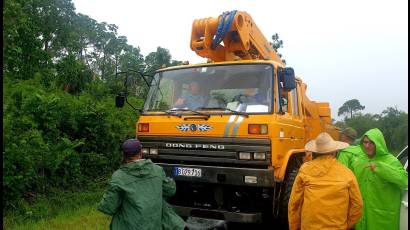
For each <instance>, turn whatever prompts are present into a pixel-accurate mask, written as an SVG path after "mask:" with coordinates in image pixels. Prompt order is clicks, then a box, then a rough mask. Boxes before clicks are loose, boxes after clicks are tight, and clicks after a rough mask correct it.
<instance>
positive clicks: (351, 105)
mask: <svg viewBox="0 0 410 230" xmlns="http://www.w3.org/2000/svg"><path fill="white" fill-rule="evenodd" d="M364 108H365V107H364V106H363V105H361V104H360V102H359V100H357V99H351V100H348V101H346V102H345V103H344V104H343V105H342V106H341V107H340V108H339V111H338V113H337V115H338V116H340V115H344V114H347V115H348V114H350V119H352V118H353V113H355V112H357V111H361V110H363V109H364Z"/></svg>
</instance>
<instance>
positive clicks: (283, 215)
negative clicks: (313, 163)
mask: <svg viewBox="0 0 410 230" xmlns="http://www.w3.org/2000/svg"><path fill="white" fill-rule="evenodd" d="M301 165H302V160H301V159H298V158H296V157H295V158H293V159H292V163H291V164H290V165H289V166H288V167H289V168H288V170H287V172H286V175H285V180H284V181H283V184H282V188H281V190H282V191H281V197H280V201H279V213H278V219H279V222H280V223H281V224H282V225H283V226H284V227H285V226H286V227H288V226H289V225H288V203H289V199H290V194H291V193H292V187H293V183H294V182H295V179H296V176H297V175H298V172H299V168H300V166H301Z"/></svg>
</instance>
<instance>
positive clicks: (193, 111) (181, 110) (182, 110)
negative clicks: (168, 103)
mask: <svg viewBox="0 0 410 230" xmlns="http://www.w3.org/2000/svg"><path fill="white" fill-rule="evenodd" d="M165 112H166V113H171V114H172V113H173V114H176V112H192V113H195V114H196V115H201V116H205V117H207V118H209V117H210V115H209V114H207V113H201V112H198V111H196V110H192V109H187V108H173V109H168V110H167V111H165ZM178 115H179V116H181V114H179V113H178Z"/></svg>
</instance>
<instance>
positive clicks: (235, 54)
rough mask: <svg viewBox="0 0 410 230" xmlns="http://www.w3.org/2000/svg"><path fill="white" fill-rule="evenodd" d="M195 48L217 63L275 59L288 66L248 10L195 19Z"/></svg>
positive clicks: (193, 33)
mask: <svg viewBox="0 0 410 230" xmlns="http://www.w3.org/2000/svg"><path fill="white" fill-rule="evenodd" d="M221 41H223V44H220V42H221ZM191 49H192V50H193V51H195V52H196V53H197V55H199V56H201V57H204V58H209V59H211V60H212V61H215V62H219V61H234V60H273V61H276V62H278V63H280V64H282V65H284V63H283V62H282V60H281V58H280V57H279V55H278V53H277V52H276V51H275V50H274V49H273V48H272V45H271V44H270V43H269V42H268V41H267V40H266V38H265V37H264V36H263V34H262V32H261V31H260V30H259V28H258V26H257V25H256V23H255V22H254V21H253V20H252V17H251V16H250V15H249V14H248V13H246V12H244V11H231V12H224V13H223V14H222V15H220V16H219V17H218V18H214V17H209V18H202V19H196V20H194V22H193V24H192V34H191Z"/></svg>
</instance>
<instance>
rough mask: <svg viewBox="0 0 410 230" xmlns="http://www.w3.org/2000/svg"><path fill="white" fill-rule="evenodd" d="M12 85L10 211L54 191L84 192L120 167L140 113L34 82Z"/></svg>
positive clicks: (7, 139) (7, 123) (8, 111)
mask: <svg viewBox="0 0 410 230" xmlns="http://www.w3.org/2000/svg"><path fill="white" fill-rule="evenodd" d="M6 85H7V86H9V87H8V88H7V86H5V89H6V90H5V95H4V98H5V100H4V101H5V105H4V115H5V116H4V126H3V133H4V134H5V135H4V146H3V173H4V175H3V179H4V183H3V191H4V193H3V202H4V204H5V206H4V207H5V208H10V207H16V206H17V205H16V204H18V203H19V200H21V199H23V198H27V197H33V196H35V195H36V194H47V193H48V192H49V191H50V190H51V189H52V188H65V189H70V188H75V189H78V188H81V187H82V186H86V185H87V184H88V183H89V182H90V181H94V180H95V179H96V178H101V176H106V175H109V174H111V173H112V171H113V170H115V169H116V168H117V167H118V166H119V165H120V162H121V154H120V148H119V147H120V144H121V143H122V142H123V141H124V140H125V139H127V138H130V137H135V130H134V127H135V125H134V122H135V119H136V114H135V112H134V111H132V110H131V109H130V108H123V109H117V108H115V107H114V104H115V103H114V96H112V95H106V96H102V95H99V96H98V99H97V98H96V97H95V95H93V94H90V93H87V92H83V93H82V94H80V95H78V96H72V95H70V94H68V93H65V92H63V91H61V90H49V91H47V90H45V89H43V88H42V86H41V85H40V83H38V84H36V83H33V81H21V82H13V83H12V82H6ZM95 87H97V88H103V87H100V86H98V85H97V86H95ZM140 103H141V102H140Z"/></svg>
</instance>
